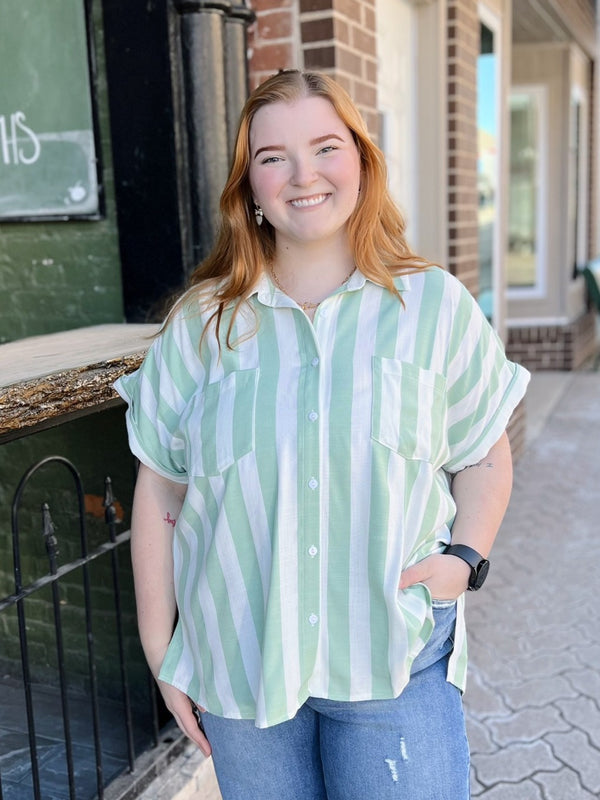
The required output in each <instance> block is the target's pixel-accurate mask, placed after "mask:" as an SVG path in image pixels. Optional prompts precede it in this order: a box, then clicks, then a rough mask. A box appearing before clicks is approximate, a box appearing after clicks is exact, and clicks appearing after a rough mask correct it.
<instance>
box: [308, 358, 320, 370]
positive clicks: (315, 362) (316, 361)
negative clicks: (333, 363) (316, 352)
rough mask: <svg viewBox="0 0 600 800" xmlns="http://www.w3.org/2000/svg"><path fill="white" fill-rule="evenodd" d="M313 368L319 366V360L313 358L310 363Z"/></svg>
mask: <svg viewBox="0 0 600 800" xmlns="http://www.w3.org/2000/svg"><path fill="white" fill-rule="evenodd" d="M310 363H311V365H312V366H313V367H318V366H319V359H318V358H317V357H316V356H315V357H314V358H313V360H312V361H311V362H310Z"/></svg>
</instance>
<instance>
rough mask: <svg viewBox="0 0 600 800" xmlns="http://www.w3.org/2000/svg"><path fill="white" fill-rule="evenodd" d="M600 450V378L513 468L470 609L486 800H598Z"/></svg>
mask: <svg viewBox="0 0 600 800" xmlns="http://www.w3.org/2000/svg"><path fill="white" fill-rule="evenodd" d="M527 414H528V416H529V415H535V414H536V408H535V406H532V405H531V402H530V404H529V405H528V408H527ZM599 444H600V373H598V372H579V373H575V374H574V375H573V374H571V376H570V377H569V379H568V381H566V382H565V389H564V393H563V394H562V397H561V398H560V400H559V402H558V403H557V405H556V406H555V407H554V409H553V411H552V412H551V413H550V415H549V417H548V419H547V421H546V423H545V425H544V426H543V427H542V428H541V430H540V432H539V434H538V435H537V436H536V438H535V440H534V441H533V442H531V443H530V444H529V447H528V449H527V451H526V452H525V454H524V455H523V456H522V458H521V459H520V460H519V462H518V463H517V465H516V467H515V481H514V489H513V496H512V500H511V505H510V507H509V510H508V512H507V515H506V517H505V520H504V522H503V525H502V529H501V531H500V534H499V536H498V539H497V541H496V545H495V547H494V550H493V553H492V569H491V570H490V577H489V579H488V582H487V583H486V586H485V588H484V589H483V590H482V591H481V592H480V593H478V594H477V595H469V597H468V604H467V624H468V628H469V633H470V639H469V641H470V656H471V658H470V671H469V681H468V686H467V692H466V695H465V706H466V709H467V721H468V729H469V738H470V741H471V750H472V764H473V766H472V792H473V798H477V799H478V800H479V798H483V800H594V798H599V797H600V624H599V622H598V614H597V608H596V600H597V596H598V591H597V588H596V587H597V586H598V574H599V571H600V570H599V567H600V544H599V543H598V536H597V531H598V527H599V523H600V447H599Z"/></svg>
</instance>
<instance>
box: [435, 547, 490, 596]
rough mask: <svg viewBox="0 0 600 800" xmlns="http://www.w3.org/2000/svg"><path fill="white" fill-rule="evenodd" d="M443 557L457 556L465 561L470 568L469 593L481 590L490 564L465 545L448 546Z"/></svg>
mask: <svg viewBox="0 0 600 800" xmlns="http://www.w3.org/2000/svg"><path fill="white" fill-rule="evenodd" d="M444 554H445V555H449V556H457V557H458V558H462V560H463V561H466V562H467V564H468V565H469V566H470V567H471V576H470V578H469V586H468V587H467V588H468V589H469V591H471V592H476V591H477V589H481V587H482V586H483V583H484V581H485V579H486V578H487V574H488V571H489V568H490V562H489V561H488V560H487V558H484V557H483V556H482V555H481V553H478V552H477V550H473V548H472V547H469V546H468V545H466V544H449V545H448V546H447V547H446V549H445V550H444Z"/></svg>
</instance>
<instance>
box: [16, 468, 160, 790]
mask: <svg viewBox="0 0 600 800" xmlns="http://www.w3.org/2000/svg"><path fill="white" fill-rule="evenodd" d="M42 467H49V468H51V469H59V470H66V471H67V472H68V473H69V475H70V476H71V478H72V482H73V488H74V493H75V496H76V505H77V508H76V509H74V511H75V518H76V519H77V523H76V526H77V527H78V533H77V532H75V534H74V535H75V537H76V539H77V538H78V542H79V544H78V550H79V554H78V557H76V558H74V559H72V560H70V561H69V562H68V563H61V564H59V561H58V558H57V556H58V553H59V547H60V541H59V537H58V535H57V531H56V529H55V525H54V522H53V520H52V515H51V508H50V505H49V503H48V502H44V503H43V504H42V506H41V512H40V518H39V520H40V534H41V537H42V538H43V542H44V544H45V550H46V554H47V565H46V567H44V566H43V564H42V566H41V570H40V571H41V572H43V574H41V575H40V576H39V577H36V578H35V579H34V580H31V581H30V582H28V583H27V584H24V583H23V578H22V574H23V570H22V557H21V553H22V542H23V539H22V534H21V530H20V525H19V512H20V510H21V506H22V500H23V492H24V490H25V487H26V486H27V485H28V483H29V482H30V480H31V478H32V476H33V475H34V474H35V473H37V472H38V470H40V469H41V468H42ZM103 506H104V522H105V530H106V537H105V541H102V542H101V543H99V544H98V543H96V545H95V546H94V548H93V549H90V548H89V546H88V532H87V528H86V513H85V502H84V490H83V485H82V481H81V478H80V475H79V473H78V471H77V469H76V468H75V466H74V465H73V464H72V463H71V462H70V461H68V460H67V459H66V458H63V457H61V456H50V457H48V458H44V459H42V460H41V461H39V462H37V463H36V464H34V465H33V466H32V467H31V468H30V469H29V470H27V472H26V473H25V474H24V475H23V477H22V478H21V481H20V482H19V485H18V487H17V490H16V492H15V495H14V499H13V503H12V548H13V570H14V594H12V595H10V596H8V597H5V598H0V622H1V621H2V615H3V614H9V613H10V614H13V615H14V614H15V611H16V618H17V622H18V639H19V652H20V673H21V674H20V675H17V676H10V678H11V687H12V689H14V692H15V696H16V697H18V698H19V702H20V701H21V700H22V701H23V705H24V715H23V722H22V725H23V728H25V727H26V734H25V731H23V737H25V735H26V739H27V745H26V746H23V747H21V748H18V747H17V748H16V750H18V753H16V754H12V753H11V754H10V756H11V758H8V757H7V756H6V753H5V755H4V758H2V760H0V764H2V761H4V762H6V761H7V760H8V762H9V763H8V766H9V767H10V768H11V769H10V774H11V779H10V780H9V779H8V778H7V777H5V781H4V790H3V782H2V778H3V774H4V775H5V776H6V774H7V770H6V769H5V766H6V765H3V767H2V769H0V800H11V798H15V800H17V798H18V800H24V798H25V797H26V796H28V797H29V796H30V797H33V798H34V800H43V798H45V797H46V796H50V795H51V792H50V791H49V790H48V788H47V787H45V785H44V770H45V769H46V765H47V767H48V770H50V769H51V770H52V772H51V775H52V779H53V780H54V779H56V780H59V781H62V782H63V788H62V790H61V794H60V795H59V796H61V797H65V798H66V797H68V798H69V800H90V798H94V797H97V798H99V800H102V799H103V798H104V797H105V789H106V786H107V783H108V782H110V780H112V779H113V778H114V777H115V774H118V773H119V771H120V772H121V773H123V772H126V771H127V770H129V771H130V772H133V771H134V768H135V762H136V752H135V750H136V745H135V739H136V737H135V726H134V724H133V721H132V719H133V713H134V711H135V713H136V715H137V714H138V713H139V712H140V709H139V708H133V707H132V701H131V692H130V677H129V674H128V663H127V654H126V642H125V638H124V633H123V614H122V604H121V590H122V587H121V583H122V576H121V577H120V575H119V550H120V548H122V547H127V546H128V543H129V538H130V532H129V531H126V532H123V533H117V515H116V511H115V500H114V496H113V488H112V484H111V480H110V478H106V479H105V486H104V501H103ZM27 535H28V536H32V535H35V534H32V532H31V531H28V532H27ZM101 559H102V560H104V562H105V563H104V565H103V566H102V569H103V570H104V573H103V574H105V575H107V576H108V579H107V580H108V581H109V583H110V585H109V586H108V587H107V586H106V585H103V587H102V591H104V592H107V591H108V592H112V595H113V598H114V620H113V623H114V624H112V625H111V626H110V630H109V635H110V636H111V637H112V636H114V637H115V640H116V642H115V644H114V652H115V653H116V654H117V656H116V661H118V663H117V664H115V665H114V667H115V670H116V672H117V673H118V677H117V678H116V685H117V687H118V689H117V694H118V695H119V696H118V697H114V696H113V697H112V698H111V701H110V706H111V715H112V716H111V719H110V720H109V721H108V723H107V721H106V719H105V720H104V729H107V727H108V731H107V732H105V735H104V736H103V727H102V714H103V712H104V708H102V706H104V705H108V704H107V703H106V702H105V700H104V698H103V697H102V696H101V694H100V693H99V686H98V677H97V667H98V652H97V650H98V648H97V637H96V636H95V632H94V620H93V610H94V609H93V596H94V590H95V589H96V587H94V586H93V585H92V582H91V579H90V569H91V567H92V565H93V563H94V562H97V561H98V560H101ZM109 564H110V567H109ZM44 570H45V571H44ZM74 575H76V577H77V581H80V583H81V587H82V600H81V601H80V606H81V614H80V617H81V620H82V622H81V624H82V626H83V628H84V630H82V631H81V639H82V641H83V640H84V641H85V645H84V646H83V648H82V649H83V650H85V651H86V652H85V657H84V658H82V659H81V661H82V663H83V664H84V665H85V663H86V662H87V669H86V668H85V667H84V669H83V672H84V673H87V674H84V675H83V678H82V681H83V683H84V685H85V691H83V692H81V691H80V692H79V693H78V694H77V695H76V696H74V694H73V690H72V687H70V678H71V669H70V663H69V662H70V658H69V656H68V653H67V650H66V647H65V629H64V627H65V626H64V621H63V615H64V612H65V609H64V607H63V605H64V602H65V601H64V600H61V585H62V584H63V582H65V581H69V580H71V581H72V580H73V578H74ZM105 580H106V579H103V581H105ZM63 588H64V587H63ZM44 591H45V595H44V597H47V598H48V599H47V600H46V601H45V606H48V608H47V609H46V608H44V610H45V611H47V616H48V618H49V620H51V622H52V624H53V629H54V632H53V638H54V654H53V670H54V669H55V673H53V674H55V675H56V676H57V681H56V683H57V684H58V685H56V686H54V688H52V687H50V689H49V690H48V687H46V689H47V691H46V693H45V694H44V695H43V698H42V700H43V702H42V704H40V702H38V698H37V694H39V692H36V684H35V682H34V681H33V680H32V674H31V665H32V655H31V652H32V647H34V646H35V642H33V641H32V636H31V633H30V629H29V625H28V610H29V609H30V608H31V607H32V606H31V604H32V603H33V602H35V599H36V597H38V598H39V597H40V592H44ZM39 602H40V601H39V600H38V604H39ZM49 607H51V612H50V608H49ZM79 610H80V608H79V606H78V612H79ZM52 624H50V622H49V623H48V625H47V627H49V628H50V629H51V627H52ZM2 630H3V629H2V627H0V635H1V632H2ZM112 647H113V645H111V652H112ZM81 655H83V654H81ZM15 671H16V672H18V669H16V670H15ZM145 677H146V678H147V680H148V695H147V696H148V704H147V707H146V708H145V709H144V710H143V714H144V716H145V718H146V719H147V720H150V721H151V722H149V723H148V727H150V728H151V732H150V733H148V736H149V738H150V739H151V744H157V743H158V741H159V713H158V709H157V698H156V691H155V690H154V686H153V682H152V680H151V679H150V676H149V672H145ZM18 683H20V684H21V686H20V687H18V686H17V688H15V686H16V685H17V684H18ZM48 692H50V693H51V694H52V700H53V702H54V706H53V707H54V712H51V715H52V720H51V723H50V725H54V729H53V735H54V739H52V740H49V741H50V744H48V742H47V741H46V740H44V739H43V737H40V733H39V731H38V730H37V728H38V727H39V723H40V719H41V715H42V714H45V715H46V716H45V717H44V720H45V724H46V726H48V724H49V723H48V721H47V719H46V717H47V715H48V710H47V707H46V708H45V710H44V709H41V705H44V703H45V704H46V706H47V705H48V697H49V693H48ZM4 697H5V694H4V692H3V701H4ZM15 714H16V715H17V716H18V714H19V709H17V711H16V712H15ZM25 716H26V720H25ZM3 717H4V712H3ZM4 724H7V723H6V722H5V723H4ZM0 726H2V723H1V722H0ZM107 736H108V738H109V739H110V740H112V741H114V740H115V737H117V738H118V741H119V752H120V753H121V756H122V759H121V760H122V763H120V762H119V759H118V758H115V756H114V754H107V747H106V740H107ZM17 739H18V736H17ZM42 740H43V741H44V744H41V741H42ZM84 741H85V743H86V747H85V748H84V747H82V742H84ZM150 746H151V745H150ZM109 749H110V748H109ZM84 750H85V763H83V762H82V761H81V758H82V756H81V753H82V752H83V751H84ZM1 755H2V754H1V753H0V756H1ZM57 755H58V756H59V758H58V759H57ZM19 758H20V762H19ZM15 760H16V761H17V762H18V763H15ZM49 761H50V762H51V764H48V762H49ZM107 761H110V769H107V766H106V764H107ZM25 762H28V763H25ZM57 762H62V764H60V766H57ZM57 775H58V777H57ZM15 776H16V777H17V778H19V781H20V782H16V781H15V780H13V778H15ZM19 787H20V788H19ZM67 787H68V789H67ZM52 791H53V792H55V791H56V789H55V788H54V789H53V790H52ZM67 791H68V794H67ZM25 792H27V794H25ZM53 796H54V795H53Z"/></svg>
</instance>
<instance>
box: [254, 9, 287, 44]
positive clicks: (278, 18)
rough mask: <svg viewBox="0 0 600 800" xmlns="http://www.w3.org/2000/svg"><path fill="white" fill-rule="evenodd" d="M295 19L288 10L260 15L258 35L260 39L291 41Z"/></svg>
mask: <svg viewBox="0 0 600 800" xmlns="http://www.w3.org/2000/svg"><path fill="white" fill-rule="evenodd" d="M293 23H294V17H293V15H292V12H291V11H288V10H286V9H282V10H278V11H270V12H268V13H265V14H259V15H258V18H257V34H258V37H259V38H260V39H289V38H291V37H292V36H293Z"/></svg>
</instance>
